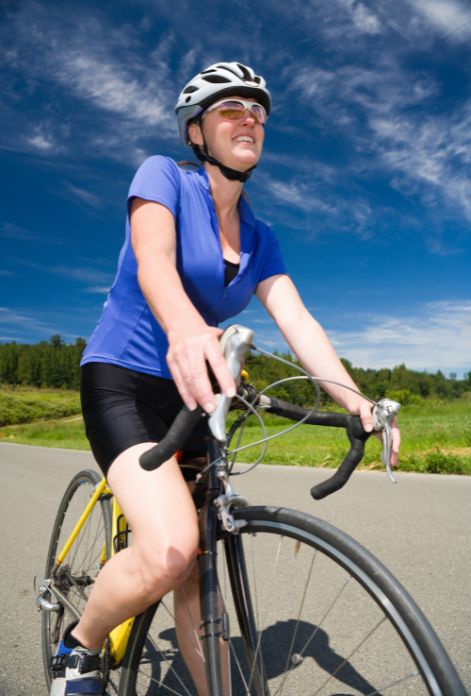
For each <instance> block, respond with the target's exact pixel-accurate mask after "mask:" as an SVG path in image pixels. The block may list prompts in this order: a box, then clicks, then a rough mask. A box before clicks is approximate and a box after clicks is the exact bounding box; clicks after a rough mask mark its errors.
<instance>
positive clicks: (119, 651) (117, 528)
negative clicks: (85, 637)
mask: <svg viewBox="0 0 471 696" xmlns="http://www.w3.org/2000/svg"><path fill="white" fill-rule="evenodd" d="M105 495H106V496H110V495H112V493H111V490H110V489H109V488H108V484H107V483H106V480H105V479H102V480H101V481H100V483H99V484H98V485H97V487H96V489H95V492H94V494H93V495H92V497H91V498H90V500H89V501H88V503H87V505H86V507H85V510H84V511H83V513H82V514H81V516H80V518H79V519H78V521H77V524H76V525H75V527H74V528H73V530H72V532H71V534H70V536H69V538H68V539H67V541H66V542H65V544H64V546H63V547H62V549H61V551H60V553H59V554H58V556H57V558H56V562H55V565H54V570H56V569H57V568H58V567H59V566H60V565H61V564H62V563H63V562H64V560H65V558H66V557H67V554H68V553H69V551H70V549H71V547H72V545H73V543H74V541H75V540H76V539H77V537H78V535H79V534H80V531H81V529H82V527H83V525H84V524H85V522H86V520H87V519H88V517H89V515H90V513H91V512H92V510H93V508H94V507H95V505H96V504H97V502H98V501H99V500H100V498H101V497H102V496H105ZM126 530H127V524H126V519H125V517H124V515H123V512H122V510H121V508H120V506H119V503H118V501H117V500H116V498H113V503H112V512H111V539H110V554H111V555H110V557H112V556H114V555H115V554H116V553H118V551H119V550H120V543H119V540H120V539H122V538H123V535H125V534H126ZM106 546H107V545H106V544H103V550H102V552H101V558H100V564H101V565H102V566H103V565H104V564H105V563H106V561H107V560H109V559H108V554H107V548H106ZM133 622H134V618H131V619H127V620H126V621H123V623H121V624H120V625H119V626H116V628H114V629H113V630H112V631H111V632H110V634H109V650H110V654H111V657H112V660H113V665H114V666H115V667H118V666H119V665H120V663H121V661H122V659H123V657H124V654H125V652H126V647H127V644H128V640H129V635H130V633H131V629H132V625H133Z"/></svg>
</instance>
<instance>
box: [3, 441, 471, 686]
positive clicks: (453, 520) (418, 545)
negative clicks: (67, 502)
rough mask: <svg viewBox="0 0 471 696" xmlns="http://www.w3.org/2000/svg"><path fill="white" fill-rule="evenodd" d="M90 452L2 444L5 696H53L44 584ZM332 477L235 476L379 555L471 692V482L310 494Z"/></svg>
mask: <svg viewBox="0 0 471 696" xmlns="http://www.w3.org/2000/svg"><path fill="white" fill-rule="evenodd" d="M89 467H92V468H94V463H93V460H92V457H91V455H90V454H89V453H87V452H79V451H70V450H57V449H44V448H38V447H24V446H21V445H13V444H8V443H2V444H0V511H1V530H2V534H1V547H0V548H1V559H2V569H1V573H0V606H1V613H0V627H1V630H0V696H46V694H47V691H46V687H45V683H44V677H43V672H42V663H41V646H40V615H39V613H38V612H37V611H36V609H35V604H34V592H33V578H34V576H35V575H38V576H39V578H41V573H42V572H43V566H44V563H45V557H46V552H47V546H48V543H49V534H50V531H51V527H52V523H53V519H54V516H55V511H56V509H57V506H58V504H59V501H60V498H61V496H62V493H63V491H64V489H65V486H66V484H67V482H68V481H69V479H70V478H71V477H72V475H73V474H74V473H75V472H77V471H78V470H80V469H81V468H89ZM328 475H329V472H328V471H327V470H322V469H305V468H295V467H275V466H259V467H258V468H257V469H256V470H255V471H253V472H251V473H250V474H249V475H247V476H241V477H239V478H237V479H234V484H235V487H236V489H237V490H238V491H240V492H241V493H244V494H245V495H247V496H248V497H249V499H250V502H251V503H253V504H262V503H265V504H273V505H284V506H286V507H293V508H296V509H300V510H305V511H306V512H310V513H311V514H314V515H317V516H319V517H322V518H323V519H326V520H328V521H329V522H331V523H333V524H335V525H336V526H337V527H340V528H341V529H343V530H344V531H346V532H348V533H349V534H351V535H352V536H353V537H354V538H356V539H357V540H358V541H360V542H361V543H362V544H364V545H365V546H366V547H367V548H368V549H369V550H370V551H372V552H373V553H374V554H375V555H377V556H378V557H379V558H380V559H381V560H382V561H383V563H385V565H386V566H388V568H389V569H390V570H391V571H392V572H393V573H394V574H395V575H396V576H397V577H398V578H399V580H400V581H401V582H402V583H403V584H404V585H405V587H406V588H407V589H408V590H409V592H410V594H411V595H412V596H413V597H414V599H415V600H416V601H417V603H418V604H419V606H420V607H421V608H422V609H423V611H424V612H425V614H426V616H427V617H428V619H429V620H430V622H431V623H432V625H433V626H434V628H435V630H436V632H437V633H438V635H439V637H440V638H441V640H442V642H443V644H444V645H445V647H446V649H447V650H448V652H449V654H450V656H451V658H452V660H453V661H454V663H455V665H456V667H457V669H458V672H459V674H460V676H461V678H462V680H463V683H464V684H465V687H466V688H467V690H468V691H469V692H470V693H471V659H470V658H471V553H470V552H471V543H470V542H471V477H459V476H448V477H445V476H434V475H426V476H424V475H418V474H400V473H399V474H398V476H397V477H398V485H396V486H394V485H392V484H390V483H389V481H388V480H387V478H386V476H385V475H384V474H381V473H379V472H357V473H356V474H355V475H354V476H353V478H352V480H351V481H350V482H349V484H348V486H347V487H346V488H345V489H344V490H343V491H340V492H339V493H337V494H335V495H334V496H332V497H331V498H328V499H326V500H324V501H321V502H315V501H313V500H312V499H311V498H310V496H309V489H310V487H311V486H312V485H313V484H314V483H316V482H319V481H320V480H322V479H324V478H326V477H327V476H328Z"/></svg>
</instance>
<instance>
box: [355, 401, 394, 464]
mask: <svg viewBox="0 0 471 696" xmlns="http://www.w3.org/2000/svg"><path fill="white" fill-rule="evenodd" d="M358 415H359V416H360V420H361V423H362V425H363V427H364V429H365V430H366V432H367V433H371V432H372V430H373V411H372V409H371V404H370V403H369V402H367V401H362V403H361V404H360V407H359V413H358ZM374 435H375V437H377V438H378V440H381V441H382V433H381V431H376V432H375V433H374ZM400 445H401V431H400V430H399V426H398V424H397V420H396V418H395V419H394V420H393V422H392V424H391V461H390V462H389V463H390V464H391V466H393V467H394V468H397V465H398V460H399V448H400Z"/></svg>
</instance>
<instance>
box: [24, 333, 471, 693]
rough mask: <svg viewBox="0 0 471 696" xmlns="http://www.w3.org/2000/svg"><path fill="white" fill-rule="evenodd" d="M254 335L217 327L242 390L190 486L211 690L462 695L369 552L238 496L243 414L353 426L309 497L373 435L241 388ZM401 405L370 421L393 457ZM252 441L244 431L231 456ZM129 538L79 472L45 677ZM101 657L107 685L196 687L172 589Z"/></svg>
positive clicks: (49, 574)
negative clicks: (64, 636)
mask: <svg viewBox="0 0 471 696" xmlns="http://www.w3.org/2000/svg"><path fill="white" fill-rule="evenodd" d="M252 338H253V334H252V332H251V331H250V330H249V329H246V328H244V327H240V326H233V327H230V329H228V330H227V331H226V332H225V334H224V336H223V339H222V343H223V350H224V355H225V357H226V360H227V362H228V365H229V368H230V370H231V373H232V375H233V376H234V378H235V379H236V380H237V381H238V382H239V389H238V400H239V402H240V403H241V404H243V407H244V410H243V411H242V413H241V415H240V416H239V417H238V418H237V419H236V421H235V422H234V423H233V425H232V426H231V428H230V430H229V435H227V433H226V417H227V415H228V412H229V409H230V407H231V401H230V400H229V399H227V398H226V397H224V396H222V395H220V396H219V401H218V405H217V408H216V411H215V412H214V413H213V414H212V415H211V416H210V417H209V428H210V431H211V433H212V435H211V437H210V439H209V442H208V453H207V464H206V466H205V468H204V469H203V471H202V472H201V473H200V474H199V476H198V478H197V484H196V487H195V494H194V495H195V500H196V501H197V503H196V504H197V507H198V508H199V520H200V533H201V550H200V553H199V556H198V561H197V562H198V568H199V576H200V599H201V624H200V634H199V636H198V645H199V646H200V648H199V654H200V656H201V659H202V660H203V662H204V663H205V668H206V674H207V681H208V693H209V694H210V695H211V696H223V695H224V696H226V694H228V693H232V694H234V696H237V695H239V694H245V695H250V696H252V695H253V696H267V695H268V694H289V695H292V696H299V695H305V694H306V695H307V694H309V695H310V694H336V695H339V694H346V693H348V694H385V693H387V694H400V695H401V696H403V695H404V694H414V696H416V695H418V694H422V693H424V694H426V693H429V694H434V695H435V696H439V695H441V696H465V693H466V692H465V690H464V687H463V685H462V683H461V681H460V679H459V677H458V675H457V673H456V671H455V669H454V667H453V664H452V663H451V661H450V659H449V657H448V655H447V654H446V652H445V650H444V648H443V646H442V645H441V643H440V641H439V640H438V638H437V636H436V635H435V633H434V631H433V629H432V628H431V626H430V624H429V623H428V621H427V620H426V618H425V617H424V616H423V614H422V612H421V610H420V609H419V608H418V607H417V605H416V604H415V603H414V601H413V600H412V599H411V597H410V596H409V595H408V594H407V592H406V590H405V589H404V588H403V587H402V586H401V585H400V583H399V582H398V581H397V580H396V579H395V578H394V577H393V576H392V575H391V574H390V573H389V571H388V570H387V569H386V568H385V567H384V566H383V565H382V564H381V563H380V562H379V561H378V560H377V559H376V558H375V557H374V556H372V555H371V554H370V553H369V552H368V551H367V550H366V549H364V548H363V547H362V546H361V545H360V544H358V543H357V542H355V541H354V540H353V539H352V538H351V537H349V536H347V535H346V534H345V533H343V532H341V531H340V530H338V529H336V528H335V527H333V526H332V525H330V524H328V523H327V522H324V521H323V520H321V519H318V518H315V517H313V516H311V515H308V514H305V513H300V512H297V511H294V510H290V509H285V508H279V507H276V508H275V507H269V506H268V507H266V506H257V507H251V506H249V505H248V502H247V500H245V499H244V498H243V497H241V496H240V495H238V494H237V493H236V492H235V491H234V489H233V487H232V484H231V481H230V476H231V474H233V473H234V471H233V462H232V463H230V462H229V452H230V447H229V445H230V442H231V441H232V438H233V437H234V434H235V432H236V431H238V427H239V426H240V425H241V424H242V423H243V422H244V421H245V420H246V418H247V416H248V415H249V414H253V415H254V416H255V417H256V418H257V419H259V420H260V415H259V412H260V411H266V412H269V413H275V414H277V415H280V416H283V417H285V418H288V419H291V420H293V421H297V424H299V423H307V424H312V425H322V426H332V427H336V428H345V430H346V432H347V435H348V438H349V440H350V450H349V452H348V453H347V455H346V457H345V459H344V461H343V462H342V464H341V466H340V467H339V469H338V470H337V471H336V473H335V474H334V475H333V476H332V477H331V478H329V479H327V480H326V481H323V482H322V483H320V484H318V485H316V486H314V487H313V488H312V489H311V495H312V496H313V497H314V498H323V497H325V496H326V495H329V494H331V493H333V492H334V491H336V490H338V489H339V488H340V487H342V486H343V485H345V483H346V482H347V481H348V479H349V477H350V475H351V474H352V472H353V471H354V469H355V467H356V466H357V465H358V463H359V462H360V461H361V459H362V457H363V453H364V444H365V442H366V440H367V439H368V437H369V434H368V433H365V431H364V430H363V428H362V426H361V422H360V420H359V418H358V417H356V416H349V415H346V414H340V413H332V412H328V411H318V410H317V409H316V408H314V407H313V408H311V409H309V408H307V409H306V408H301V407H299V406H295V405H293V404H290V403H287V402H286V401H282V400H280V399H277V398H274V397H269V396H268V395H267V389H265V390H263V392H261V393H258V392H256V391H255V390H254V388H253V387H252V386H251V385H249V384H246V383H240V372H241V368H242V363H243V359H244V356H245V354H246V352H247V351H248V350H249V348H251V347H253V346H252ZM262 352H263V351H262ZM307 378H308V379H310V380H311V381H313V378H310V377H309V376H307ZM324 381H325V380H324ZM313 383H314V386H316V382H315V381H313ZM316 388H317V389H318V387H316ZM398 408H399V405H398V404H396V403H395V402H391V401H388V400H382V401H381V402H378V404H377V405H376V406H375V410H374V416H375V428H376V429H377V430H383V445H384V448H383V462H384V463H385V464H386V465H387V466H388V465H389V448H390V438H389V433H390V424H391V420H392V418H393V417H394V414H395V413H396V412H397V410H398ZM200 417H201V411H191V412H190V411H188V409H186V408H183V409H182V411H181V413H180V414H179V416H178V417H177V419H176V420H175V422H174V424H173V425H172V427H171V429H170V431H169V432H168V434H167V435H166V437H165V438H164V439H163V440H162V441H161V442H160V443H159V444H158V445H156V446H155V447H154V448H152V449H151V450H149V451H148V452H146V453H145V454H144V455H143V456H142V457H141V465H142V466H143V467H144V468H146V469H153V468H156V467H157V466H159V465H160V464H161V463H163V462H164V461H165V460H166V459H168V458H169V457H170V456H171V455H172V454H173V453H174V452H175V451H177V450H178V449H179V448H180V447H181V445H182V443H183V442H184V440H185V438H186V436H187V434H188V431H189V429H190V428H191V427H192V426H194V424H195V422H196V421H197V419H199V418H200ZM262 427H263V424H262ZM291 427H296V425H294V426H291ZM265 435H266V433H265ZM267 439H268V438H267V437H264V438H262V440H261V441H260V442H262V443H263V442H265V441H266V440H267ZM257 444H258V443H257ZM245 447H246V446H245V445H240V441H239V443H238V446H236V447H235V448H234V449H233V450H232V451H236V450H242V451H243V450H244V448H245ZM250 468H251V467H250ZM388 473H389V474H390V476H391V477H392V473H391V472H390V471H389V472H388ZM131 537H132V530H129V528H128V526H127V524H126V520H125V519H124V517H123V515H122V512H121V510H120V508H119V505H118V503H117V501H116V500H115V499H114V498H113V497H112V494H111V491H110V490H109V488H108V487H107V485H106V482H105V481H104V480H100V477H99V476H98V474H97V473H96V472H94V471H92V470H86V471H82V472H80V473H78V474H77V475H76V476H75V477H74V478H73V479H72V481H71V483H70V484H69V486H68V488H67V490H66V492H65V494H64V498H63V500H62V502H61V504H60V506H59V511H58V514H57V518H56V521H55V523H54V527H53V533H52V538H51V543H50V547H49V552H48V557H47V563H46V574H45V578H46V579H45V581H44V582H43V584H42V586H41V587H40V588H39V592H38V596H37V602H38V605H39V607H40V608H41V609H42V610H43V611H42V638H43V643H42V648H43V658H44V668H45V674H46V681H47V683H48V686H49V684H50V678H51V671H50V669H51V656H52V655H53V654H54V650H55V647H56V645H57V642H58V640H59V638H60V633H61V630H63V628H64V626H65V625H66V624H67V623H68V621H69V620H72V619H73V618H78V617H79V616H80V613H81V611H82V608H83V606H84V603H85V601H86V599H87V596H88V593H89V591H90V588H91V587H92V586H93V581H94V578H95V577H96V575H97V573H98V572H99V570H100V568H101V567H102V566H103V564H104V563H106V561H107V560H108V559H109V557H110V556H111V555H112V554H114V553H119V550H120V549H121V548H124V547H125V546H126V545H127V544H128V543H129V541H130V538H131ZM385 653H387V657H385ZM103 661H104V683H103V690H104V691H105V690H106V693H108V694H111V693H118V694H119V696H131V695H132V696H144V694H145V695H146V696H152V695H154V694H155V695H157V694H187V695H189V694H193V693H194V689H193V685H192V681H191V677H190V675H189V674H188V672H187V670H186V667H185V664H184V662H183V659H182V657H181V655H180V652H179V647H178V644H177V641H176V637H175V628H174V621H173V612H172V609H171V607H170V603H169V598H168V597H165V598H163V599H162V600H161V601H160V602H158V603H157V604H155V605H153V606H151V607H150V608H149V609H147V610H146V611H145V612H143V613H142V614H141V615H139V616H137V617H134V618H132V619H130V620H129V621H126V622H124V624H122V625H121V626H119V627H118V628H117V629H115V630H114V631H113V632H112V633H111V634H110V636H109V639H108V640H107V642H106V645H105V646H104V650H103Z"/></svg>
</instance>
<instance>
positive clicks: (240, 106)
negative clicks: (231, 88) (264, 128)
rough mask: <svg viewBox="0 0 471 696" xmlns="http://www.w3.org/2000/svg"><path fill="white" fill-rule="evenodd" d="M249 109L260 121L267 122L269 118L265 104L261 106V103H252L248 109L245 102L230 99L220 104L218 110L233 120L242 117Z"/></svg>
mask: <svg viewBox="0 0 471 696" xmlns="http://www.w3.org/2000/svg"><path fill="white" fill-rule="evenodd" d="M248 103H249V102H247V104H248ZM247 110H250V113H251V114H252V116H253V117H254V118H255V119H256V120H257V121H258V123H265V121H266V120H267V115H266V112H265V109H264V108H263V106H261V104H255V103H254V104H250V108H249V109H247V106H246V104H244V102H240V101H236V100H235V99H234V100H232V99H230V100H227V101H225V102H222V103H221V104H219V105H218V111H219V113H220V114H221V116H222V117H223V118H228V119H231V120H236V119H238V118H241V117H242V116H243V114H244V113H245V112H246V111H247Z"/></svg>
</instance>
